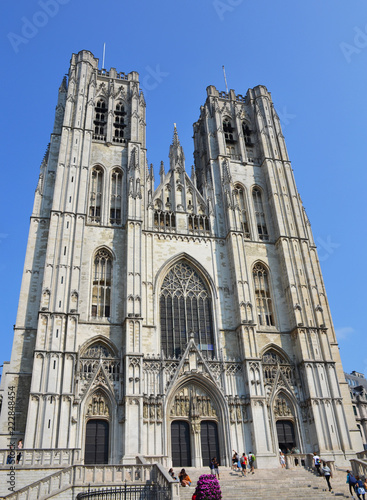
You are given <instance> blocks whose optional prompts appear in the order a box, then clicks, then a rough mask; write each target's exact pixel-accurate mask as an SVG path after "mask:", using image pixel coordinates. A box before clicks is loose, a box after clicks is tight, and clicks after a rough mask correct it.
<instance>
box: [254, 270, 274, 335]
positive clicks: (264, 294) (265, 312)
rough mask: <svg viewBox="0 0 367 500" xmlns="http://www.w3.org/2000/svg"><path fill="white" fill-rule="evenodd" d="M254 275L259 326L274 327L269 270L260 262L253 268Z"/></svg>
mask: <svg viewBox="0 0 367 500" xmlns="http://www.w3.org/2000/svg"><path fill="white" fill-rule="evenodd" d="M252 275H253V279H254V287H255V299H256V310H257V318H258V322H259V325H264V326H274V316H273V306H272V300H271V295H270V287H269V278H268V270H267V269H266V267H265V266H264V265H263V264H261V263H260V262H258V263H256V264H255V266H254V268H253V271H252Z"/></svg>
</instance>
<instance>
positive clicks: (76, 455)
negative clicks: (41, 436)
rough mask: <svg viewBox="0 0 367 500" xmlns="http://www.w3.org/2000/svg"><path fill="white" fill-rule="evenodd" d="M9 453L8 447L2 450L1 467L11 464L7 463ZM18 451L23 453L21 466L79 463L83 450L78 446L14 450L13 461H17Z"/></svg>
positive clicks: (12, 453) (0, 455)
mask: <svg viewBox="0 0 367 500" xmlns="http://www.w3.org/2000/svg"><path fill="white" fill-rule="evenodd" d="M9 453H10V450H9V449H8V448H7V449H5V450H4V449H3V450H0V467H1V466H4V465H5V466H6V465H9V464H7V460H8V456H9ZM18 453H21V458H20V461H19V464H18V465H19V467H21V466H27V467H35V466H36V467H37V466H39V467H44V466H48V467H60V466H61V467H66V466H68V465H75V464H79V463H80V460H81V450H80V449H77V448H74V449H70V448H58V449H39V450H37V449H22V450H12V452H11V458H12V459H13V463H15V461H16V456H17V455H18Z"/></svg>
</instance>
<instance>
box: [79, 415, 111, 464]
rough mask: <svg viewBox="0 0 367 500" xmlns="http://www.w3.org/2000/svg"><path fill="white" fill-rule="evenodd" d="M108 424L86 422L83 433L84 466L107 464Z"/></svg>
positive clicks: (96, 420) (95, 420)
mask: <svg viewBox="0 0 367 500" xmlns="http://www.w3.org/2000/svg"><path fill="white" fill-rule="evenodd" d="M108 439H109V423H108V422H107V421H106V420H99V419H92V420H88V422H87V428H86V432H85V454H84V463H85V464H108Z"/></svg>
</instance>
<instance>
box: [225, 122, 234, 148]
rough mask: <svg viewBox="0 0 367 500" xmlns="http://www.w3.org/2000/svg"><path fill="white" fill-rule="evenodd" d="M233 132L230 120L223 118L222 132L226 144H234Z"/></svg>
mask: <svg viewBox="0 0 367 500" xmlns="http://www.w3.org/2000/svg"><path fill="white" fill-rule="evenodd" d="M233 131H234V128H233V127H232V124H231V122H230V119H229V118H224V120H223V132H224V138H225V140H226V142H235V141H234V135H233Z"/></svg>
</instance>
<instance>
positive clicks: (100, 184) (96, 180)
mask: <svg viewBox="0 0 367 500" xmlns="http://www.w3.org/2000/svg"><path fill="white" fill-rule="evenodd" d="M104 183H105V169H104V168H103V167H102V165H94V166H93V167H92V169H91V171H90V178H89V207H88V222H91V223H93V224H101V220H102V206H103V191H104Z"/></svg>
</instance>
